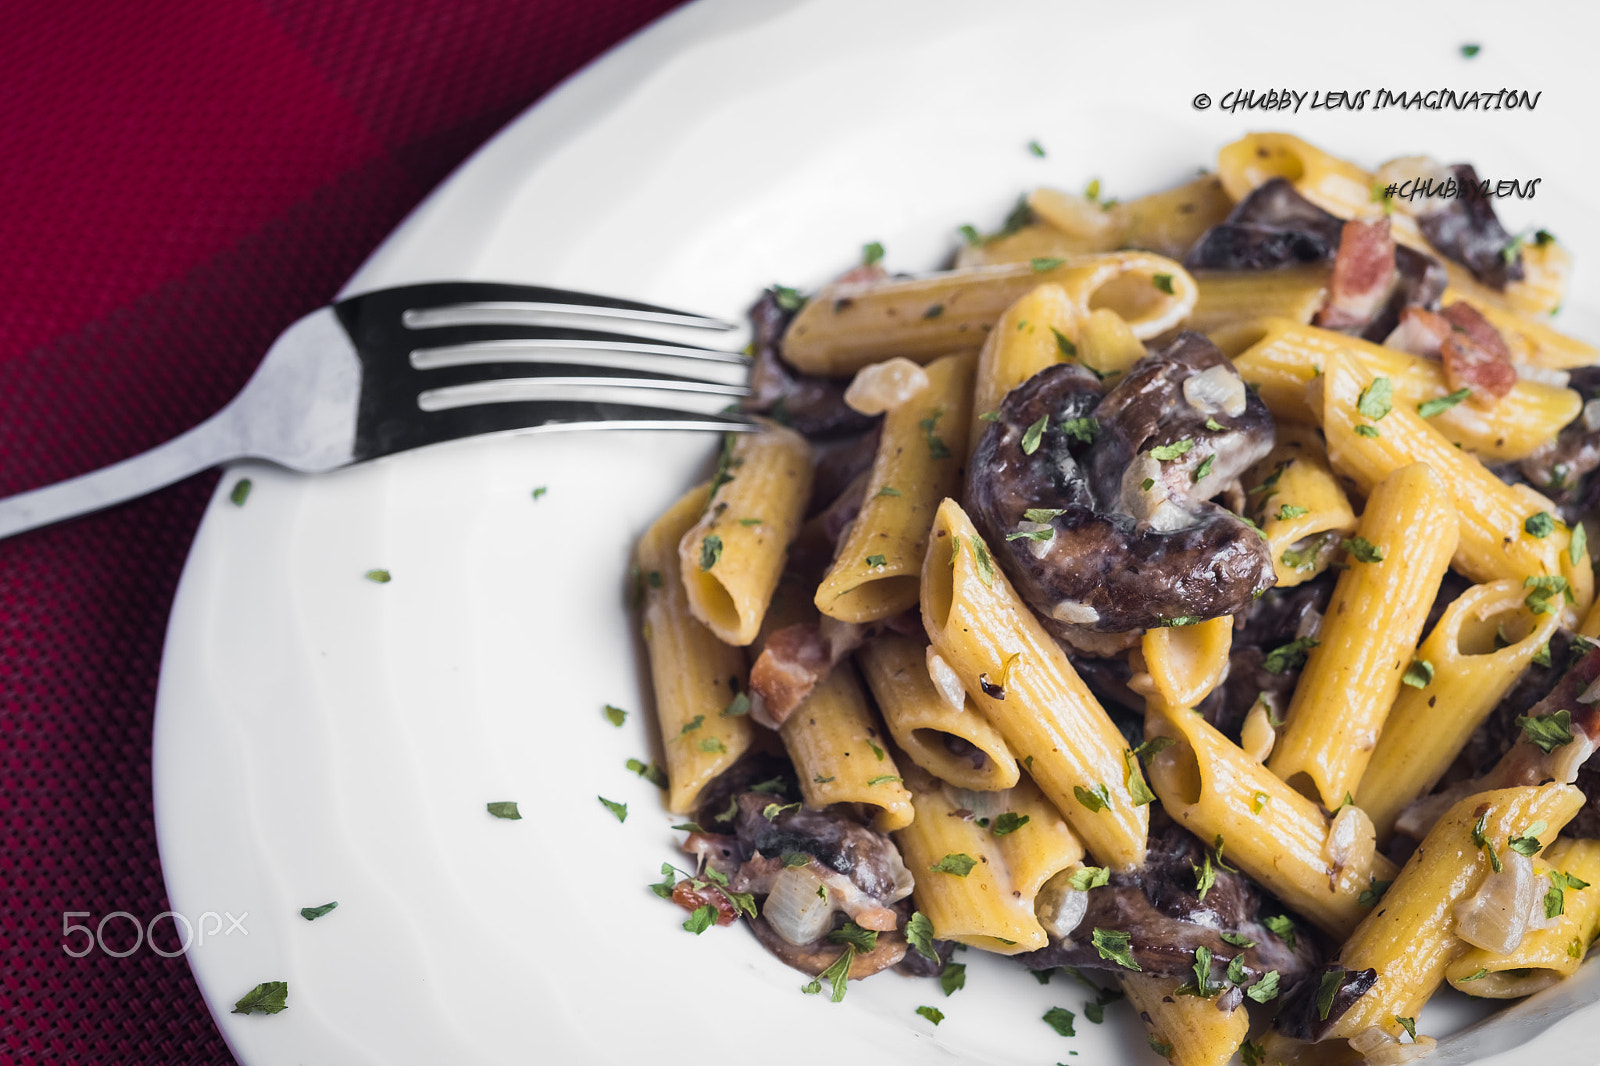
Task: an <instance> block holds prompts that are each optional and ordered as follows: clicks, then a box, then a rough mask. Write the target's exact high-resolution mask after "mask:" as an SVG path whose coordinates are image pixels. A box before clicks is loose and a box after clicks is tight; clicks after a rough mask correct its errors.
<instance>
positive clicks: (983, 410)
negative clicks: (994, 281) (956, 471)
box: [944, 285, 1079, 496]
mask: <svg viewBox="0 0 1600 1066" xmlns="http://www.w3.org/2000/svg"><path fill="white" fill-rule="evenodd" d="M1078 326H1079V317H1078V308H1077V306H1076V305H1075V304H1073V302H1072V301H1071V300H1070V299H1069V298H1068V297H1067V290H1065V289H1063V288H1062V287H1061V286H1059V285H1040V286H1039V287H1038V288H1035V289H1033V290H1032V291H1031V292H1029V293H1028V294H1027V295H1025V296H1023V297H1022V298H1021V299H1020V300H1018V301H1017V302H1016V303H1014V304H1012V305H1011V306H1010V307H1008V308H1006V312H1005V314H1003V315H1001V316H1000V321H999V322H998V323H997V324H996V326H995V328H994V330H993V331H992V332H991V333H990V334H989V336H988V339H987V340H985V341H984V342H983V350H982V352H980V353H979V355H978V371H977V378H976V379H975V381H974V382H973V386H972V428H971V431H970V432H969V433H968V435H967V440H968V442H969V444H968V447H967V455H968V457H970V456H971V455H972V450H973V449H974V448H976V447H977V446H978V438H979V437H980V436H981V435H982V434H983V431H984V429H985V428H986V427H987V426H988V423H987V422H984V421H982V420H981V417H980V416H982V415H985V414H988V413H990V412H993V411H996V410H999V408H1000V401H1001V400H1004V399H1005V398H1006V393H1008V392H1010V391H1011V390H1012V389H1014V388H1016V387H1017V386H1018V385H1021V384H1022V383H1023V382H1024V381H1027V380H1028V379H1029V378H1031V377H1033V375H1035V374H1037V373H1038V372H1039V371H1041V370H1043V369H1044V368H1045V367H1047V366H1054V365H1055V364H1056V363H1059V362H1061V360H1062V359H1063V358H1065V357H1066V355H1067V354H1068V349H1070V348H1073V347H1074V344H1075V341H1076V338H1077V336H1078ZM1063 341H1065V342H1066V343H1065V344H1063V343H1062V342H1063ZM944 495H946V496H949V495H951V493H949V492H946V493H944Z"/></svg>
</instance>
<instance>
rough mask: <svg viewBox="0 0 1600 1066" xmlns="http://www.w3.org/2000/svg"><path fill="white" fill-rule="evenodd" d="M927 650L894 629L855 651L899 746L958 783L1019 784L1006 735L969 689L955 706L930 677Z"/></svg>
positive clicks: (980, 787)
mask: <svg viewBox="0 0 1600 1066" xmlns="http://www.w3.org/2000/svg"><path fill="white" fill-rule="evenodd" d="M928 655H929V647H928V645H927V644H926V643H924V642H922V641H920V640H913V639H911V638H910V637H902V636H899V635H897V634H893V633H886V634H884V635H883V636H881V637H879V638H878V639H877V640H874V641H872V642H871V643H870V644H868V645H867V646H866V647H864V648H862V649H861V650H860V651H858V652H856V662H857V663H858V664H859V665H860V667H861V673H862V675H863V676H864V677H865V678H866V680H867V686H868V687H869V688H871V689H872V698H873V699H874V700H875V701H877V704H878V710H880V711H881V712H883V721H884V724H885V725H887V726H888V727H889V733H890V735H892V736H893V737H894V742H895V745H896V746H897V747H899V749H900V750H901V751H902V752H904V753H905V755H906V757H907V758H908V759H910V760H911V761H912V762H914V763H916V764H917V765H918V766H920V767H922V768H923V769H924V770H926V771H928V773H930V774H933V775H934V776H935V777H937V778H939V779H940V780H942V781H948V782H950V783H951V784H952V785H955V786H956V787H957V788H965V789H971V790H976V791H995V790H999V789H1006V788H1010V787H1012V786H1013V785H1015V784H1016V783H1017V775H1018V771H1017V760H1016V758H1015V757H1014V756H1013V755H1012V754H1011V751H1010V749H1009V748H1007V747H1006V742H1005V738H1003V737H1002V736H1001V735H1000V732H999V730H997V729H995V727H994V726H992V725H990V724H989V722H988V720H987V719H986V718H984V717H983V715H981V714H979V713H978V709H977V708H976V707H975V706H973V704H972V697H970V696H968V695H966V692H965V690H963V691H962V693H961V695H962V704H961V706H960V707H956V706H952V704H951V703H950V701H949V700H948V699H946V698H945V696H944V694H943V693H941V692H940V690H939V688H938V686H936V685H935V684H934V683H933V680H932V678H930V677H929V676H928V669H929V663H928ZM947 669H948V667H947ZM952 676H953V675H952Z"/></svg>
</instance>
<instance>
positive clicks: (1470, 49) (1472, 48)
mask: <svg viewBox="0 0 1600 1066" xmlns="http://www.w3.org/2000/svg"><path fill="white" fill-rule="evenodd" d="M1481 51H1483V49H1482V47H1480V46H1479V45H1475V44H1464V45H1462V46H1461V54H1462V56H1463V57H1465V58H1467V59H1471V58H1472V57H1473V56H1475V55H1477V54H1478V53H1479V52H1481ZM1399 1020H1400V1019H1398V1018H1396V1019H1395V1021H1399Z"/></svg>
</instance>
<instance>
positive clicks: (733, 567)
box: [678, 424, 811, 646]
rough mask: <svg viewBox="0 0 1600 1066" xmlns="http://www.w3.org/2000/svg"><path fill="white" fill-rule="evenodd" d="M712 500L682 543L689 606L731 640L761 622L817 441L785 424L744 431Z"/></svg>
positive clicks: (748, 636) (807, 484) (747, 635)
mask: <svg viewBox="0 0 1600 1066" xmlns="http://www.w3.org/2000/svg"><path fill="white" fill-rule="evenodd" d="M724 455H725V465H724V467H723V468H722V469H721V470H719V471H718V477H717V479H716V481H718V482H720V484H714V487H713V490H712V495H711V504H710V506H709V507H707V508H706V511H705V514H703V515H701V516H700V520H699V521H698V522H696V523H695V524H694V525H693V526H692V527H690V529H689V530H688V532H686V533H684V535H683V539H682V541H680V542H679V544H678V563H679V567H680V569H681V570H682V572H683V586H684V589H685V591H686V592H687V593H688V595H689V609H690V610H691V611H693V612H694V616H695V617H696V618H698V619H699V620H700V621H701V622H703V623H704V624H705V626H706V628H707V629H710V630H711V632H713V633H715V634H716V635H717V637H718V639H720V640H722V641H723V642H724V643H727V644H735V645H740V646H743V645H746V644H749V643H750V642H751V641H753V640H755V638H756V634H757V633H758V632H759V631H760V629H761V617H762V615H764V614H765V613H766V610H767V604H768V603H769V602H771V600H772V592H773V590H774V589H776V588H777V587H778V578H779V577H780V576H781V575H782V573H783V563H784V560H785V559H786V558H787V557H788V551H789V542H790V541H792V540H793V539H794V535H795V532H796V531H797V530H798V529H799V528H800V518H801V516H802V515H803V514H804V512H805V508H806V503H807V501H808V499H809V498H810V496H811V445H809V444H807V443H806V440H805V438H804V437H802V436H800V434H798V433H796V432H794V431H793V430H791V429H785V428H783V427H782V426H777V425H770V424H769V425H768V426H767V427H766V428H765V429H763V430H762V431H761V432H760V433H745V434H740V435H739V437H738V439H737V440H736V441H734V443H733V444H732V446H731V450H729V451H727V452H725V453H724Z"/></svg>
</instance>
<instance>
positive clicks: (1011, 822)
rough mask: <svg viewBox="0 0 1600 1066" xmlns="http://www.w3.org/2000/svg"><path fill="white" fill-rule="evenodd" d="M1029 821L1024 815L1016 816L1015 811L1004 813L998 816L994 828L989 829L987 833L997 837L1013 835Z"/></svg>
mask: <svg viewBox="0 0 1600 1066" xmlns="http://www.w3.org/2000/svg"><path fill="white" fill-rule="evenodd" d="M1030 820H1031V819H1030V818H1029V816H1028V815H1026V814H1018V813H1017V812H1015V811H1006V812H1005V813H1004V814H1002V815H1000V816H999V817H998V818H996V819H995V820H994V828H992V829H990V830H989V832H991V833H993V834H994V835H995V836H997V837H1003V836H1007V835H1009V834H1011V833H1015V832H1016V831H1017V830H1018V829H1021V828H1022V827H1023V826H1025V825H1027V824H1028V822H1029V821H1030Z"/></svg>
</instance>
